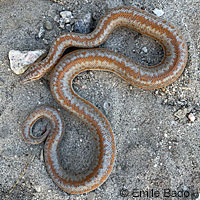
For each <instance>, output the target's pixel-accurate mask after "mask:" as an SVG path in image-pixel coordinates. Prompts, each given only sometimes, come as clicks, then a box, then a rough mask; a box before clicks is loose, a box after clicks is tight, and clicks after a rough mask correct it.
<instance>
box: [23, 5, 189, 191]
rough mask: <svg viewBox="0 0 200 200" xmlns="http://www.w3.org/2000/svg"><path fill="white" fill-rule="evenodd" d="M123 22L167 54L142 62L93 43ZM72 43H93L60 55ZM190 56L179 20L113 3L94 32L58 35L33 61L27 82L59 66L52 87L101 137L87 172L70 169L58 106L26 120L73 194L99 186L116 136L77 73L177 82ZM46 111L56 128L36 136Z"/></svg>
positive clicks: (155, 83)
mask: <svg viewBox="0 0 200 200" xmlns="http://www.w3.org/2000/svg"><path fill="white" fill-rule="evenodd" d="M120 26H125V27H129V28H131V29H133V30H136V31H138V32H139V33H142V34H144V35H147V36H149V37H152V38H154V39H155V40H157V41H158V42H159V43H160V44H161V45H162V47H163V50H164V58H163V60H162V61H161V62H160V63H159V64H158V65H156V66H152V67H148V66H142V65H139V64H136V63H134V62H133V61H132V60H130V59H129V58H127V57H125V56H123V55H121V54H118V53H115V52H113V51H110V50H107V49H97V48H94V47H97V46H99V45H100V44H102V43H103V42H105V41H106V40H107V38H108V37H109V35H110V34H111V33H112V32H113V30H114V29H116V28H117V27H120ZM71 46H74V47H81V48H93V49H83V50H76V51H74V52H71V53H69V54H67V55H65V56H64V57H63V58H61V57H62V54H63V52H64V50H65V49H66V48H69V47H71ZM186 62H187V46H186V43H185V41H184V39H183V37H182V35H181V33H180V31H179V30H177V29H176V28H175V27H174V26H172V25H170V24H169V23H167V22H166V21H165V20H162V19H160V18H157V17H155V16H152V15H150V14H148V13H146V12H144V11H142V10H139V9H136V8H133V7H120V8H116V9H113V10H111V11H110V12H108V13H107V14H106V15H105V16H104V17H103V18H102V19H101V20H100V22H99V24H98V25H97V27H96V29H95V30H94V31H93V32H92V33H89V34H77V33H66V34H63V35H61V36H60V37H58V38H57V39H56V40H55V42H54V43H53V45H52V47H51V49H50V51H49V53H48V55H47V57H46V58H45V59H44V60H42V61H41V62H40V63H35V64H33V65H32V66H31V68H30V69H29V73H28V74H27V75H26V76H25V78H24V80H23V82H28V81H32V80H36V79H39V78H41V77H42V76H44V74H45V73H47V72H48V71H50V70H51V69H52V68H53V67H54V66H55V68H54V70H53V71H52V72H51V80H50V87H51V92H52V94H53V96H54V98H55V99H56V101H57V102H58V103H59V104H60V105H61V106H62V107H63V108H64V109H65V110H67V111H69V112H71V113H73V114H75V115H76V116H78V117H79V118H80V119H81V120H83V121H85V122H86V123H87V124H88V125H89V126H90V127H91V129H92V131H93V132H94V133H95V140H96V141H97V143H98V147H97V152H98V155H97V160H96V163H95V164H94V165H93V166H91V168H90V169H89V170H88V171H87V172H84V173H83V174H68V173H67V172H66V171H65V170H64V169H63V168H62V166H61V164H60V161H59V157H58V153H57V148H58V145H59V143H60V141H61V139H62V135H63V128H64V126H63V120H62V117H61V116H60V114H59V112H58V111H57V110H56V109H55V108H52V107H47V106H42V107H39V108H37V109H36V110H35V111H34V112H33V113H32V114H30V115H29V116H28V118H27V119H26V120H25V123H24V125H23V131H22V133H23V137H24V139H25V140H26V141H27V142H29V143H31V144H39V143H41V142H42V141H44V140H45V139H46V142H45V147H44V155H45V164H46V168H47V171H48V173H49V174H50V176H51V178H52V179H53V181H54V182H55V183H56V184H57V185H58V187H60V188H61V189H62V190H64V191H65V192H68V193H71V194H81V193H85V192H89V191H91V190H94V189H95V188H97V187H99V186H100V185H101V184H102V183H103V182H104V181H105V180H106V179H107V178H108V176H109V174H110V173H111V171H112V168H113V164H114V159H115V143H114V136H113V132H112V129H111V126H110V124H109V122H108V120H107V119H106V117H105V116H104V115H103V114H102V113H101V112H100V111H99V110H98V109H97V108H96V107H95V106H94V105H92V104H91V103H90V102H88V101H86V100H84V99H83V98H81V97H80V96H79V95H78V94H76V93H75V91H74V90H73V88H72V81H73V79H74V78H75V77H76V76H77V75H78V74H79V73H80V72H82V71H85V70H104V71H111V72H114V73H116V74H117V75H119V76H120V77H121V78H123V79H124V80H125V81H127V82H128V83H130V84H132V85H133V86H136V87H140V88H145V89H155V88H161V87H164V86H167V85H169V84H171V83H172V82H174V81H175V80H176V79H177V78H178V77H179V76H180V75H181V73H182V72H183V70H184V67H185V65H186ZM42 117H45V118H48V119H49V120H50V121H51V130H47V131H46V132H45V133H44V134H43V135H42V136H41V137H34V136H33V135H32V127H33V125H34V124H35V123H36V121H38V119H40V118H42Z"/></svg>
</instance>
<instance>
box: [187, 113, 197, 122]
mask: <svg viewBox="0 0 200 200" xmlns="http://www.w3.org/2000/svg"><path fill="white" fill-rule="evenodd" d="M188 119H189V120H190V121H191V122H194V121H195V119H196V118H195V116H194V114H193V113H190V114H189V115H188Z"/></svg>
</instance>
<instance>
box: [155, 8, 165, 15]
mask: <svg viewBox="0 0 200 200" xmlns="http://www.w3.org/2000/svg"><path fill="white" fill-rule="evenodd" d="M153 13H154V14H155V15H157V16H158V17H160V16H162V15H163V14H164V11H163V10H160V9H158V8H155V9H154V10H153Z"/></svg>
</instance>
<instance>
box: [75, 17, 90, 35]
mask: <svg viewBox="0 0 200 200" xmlns="http://www.w3.org/2000/svg"><path fill="white" fill-rule="evenodd" d="M92 23H93V22H92V14H91V13H87V14H86V15H84V16H83V17H82V18H81V19H80V20H79V21H77V22H75V24H74V31H75V32H77V33H90V32H91V30H92Z"/></svg>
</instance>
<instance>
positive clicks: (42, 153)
mask: <svg viewBox="0 0 200 200" xmlns="http://www.w3.org/2000/svg"><path fill="white" fill-rule="evenodd" d="M40 160H41V161H44V150H43V149H42V150H41V152H40Z"/></svg>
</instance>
